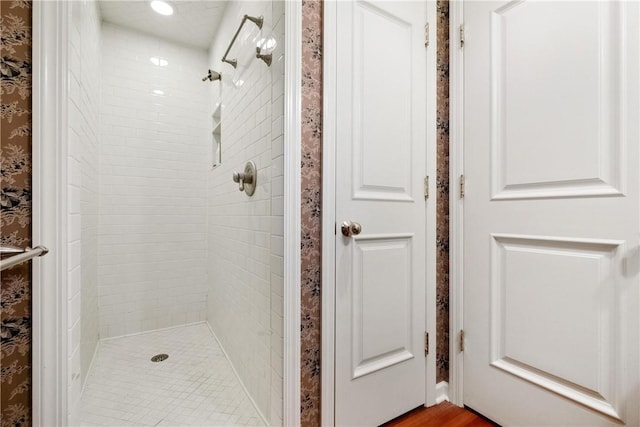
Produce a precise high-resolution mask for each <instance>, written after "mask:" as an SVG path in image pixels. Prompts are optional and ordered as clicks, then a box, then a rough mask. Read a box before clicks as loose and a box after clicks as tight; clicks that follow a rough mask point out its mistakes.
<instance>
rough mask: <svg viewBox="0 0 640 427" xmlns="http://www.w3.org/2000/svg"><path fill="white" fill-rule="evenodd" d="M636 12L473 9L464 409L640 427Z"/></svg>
mask: <svg viewBox="0 0 640 427" xmlns="http://www.w3.org/2000/svg"><path fill="white" fill-rule="evenodd" d="M638 17H639V7H638V3H637V2H604V1H602V2H600V1H598V2H592V1H581V2H564V1H552V2H534V1H510V2H504V1H502V2H474V1H468V2H465V4H464V33H465V42H464V47H463V56H464V117H465V118H464V150H465V164H464V171H465V178H466V179H465V182H466V191H465V195H464V202H463V203H464V218H465V219H464V233H465V237H464V261H463V262H464V330H465V348H464V403H465V404H466V405H469V406H470V407H472V408H474V409H476V410H477V411H479V412H481V413H483V414H485V415H487V416H488V417H490V418H492V419H494V420H495V421H496V422H498V423H500V424H502V425H505V426H510V425H516V426H605V425H619V422H620V421H621V422H623V423H625V424H626V425H628V426H638V425H640V417H639V411H640V409H639V408H640V395H639V393H640V392H639V390H640V383H639V378H640V377H639V372H638V368H639V362H640V359H639V358H638V342H639V337H640V335H639V327H638V325H639V318H638V311H639V308H640V307H639V292H638V288H639V286H640V283H639V280H638V269H639V265H640V248H639V246H638V244H639V235H640V227H639V225H640V215H639V206H640V199H639V197H638V194H639V176H638V168H639V166H640V164H639V155H640V153H639V150H638V146H639V145H640V144H639V136H640V134H639V132H638V125H639V121H640V120H639V109H638V105H639V104H638V103H639V101H640V99H639V98H640V97H639V95H640V87H639V85H638V81H639V78H638V77H639V76H640V72H639V71H640V70H639V68H638V52H639V48H640V43H639V33H638V25H639V24H640V22H639V19H638Z"/></svg>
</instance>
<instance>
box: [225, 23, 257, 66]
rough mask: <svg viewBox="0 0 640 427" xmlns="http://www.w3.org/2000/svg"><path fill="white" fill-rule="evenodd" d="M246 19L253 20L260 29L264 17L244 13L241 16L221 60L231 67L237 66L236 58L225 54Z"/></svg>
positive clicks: (227, 52)
mask: <svg viewBox="0 0 640 427" xmlns="http://www.w3.org/2000/svg"><path fill="white" fill-rule="evenodd" d="M247 20H249V21H251V22H253V23H254V24H256V25H257V26H258V28H260V29H262V23H263V22H264V18H263V17H262V16H259V17H257V18H256V17H253V16H249V15H244V17H243V18H242V22H240V26H239V27H238V30H237V31H236V33H235V34H234V35H233V38H232V39H231V43H229V47H228V48H227V51H226V52H225V53H224V55H223V56H222V62H226V63H227V64H231V65H232V66H233V68H236V67H237V66H238V60H236V59H227V55H228V54H229V51H230V50H231V47H232V46H233V44H234V43H235V42H236V39H237V38H238V34H240V31H241V30H242V27H243V26H244V23H245V22H247Z"/></svg>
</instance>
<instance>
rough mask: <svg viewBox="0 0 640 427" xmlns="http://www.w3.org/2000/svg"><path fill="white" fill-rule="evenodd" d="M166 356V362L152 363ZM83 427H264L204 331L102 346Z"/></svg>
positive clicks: (85, 398)
mask: <svg viewBox="0 0 640 427" xmlns="http://www.w3.org/2000/svg"><path fill="white" fill-rule="evenodd" d="M159 353H166V354H168V355H169V358H168V359H167V360H165V361H163V362H156V363H154V362H151V361H150V359H151V357H152V356H154V355H156V354H159ZM80 424H81V425H83V426H134V425H135V426H186V425H191V426H263V425H264V424H263V423H262V421H261V419H260V417H259V415H258V413H257V411H256V409H255V408H254V406H253V405H252V403H251V401H250V400H249V398H248V397H247V395H246V394H245V392H244V390H243V388H242V386H241V385H240V382H239V381H238V379H237V377H236V376H235V374H234V373H233V370H232V369H231V365H230V364H229V361H228V360H227V359H226V357H225V355H224V353H223V352H222V350H221V349H220V346H219V345H218V343H217V341H216V340H215V338H214V337H213V335H212V334H211V331H210V330H209V328H208V327H207V325H205V324H197V325H189V326H184V327H179V328H174V329H168V330H163V331H156V332H149V333H146V334H141V335H135V336H130V337H123V338H115V339H111V340H106V341H102V342H100V346H99V349H98V353H97V355H96V356H95V360H94V362H93V367H92V368H91V371H90V372H89V376H88V378H87V382H86V385H85V388H84V392H83V394H82V401H81V404H80Z"/></svg>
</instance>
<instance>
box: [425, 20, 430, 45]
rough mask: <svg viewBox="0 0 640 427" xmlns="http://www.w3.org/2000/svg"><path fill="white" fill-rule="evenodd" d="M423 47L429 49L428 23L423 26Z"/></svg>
mask: <svg viewBox="0 0 640 427" xmlns="http://www.w3.org/2000/svg"><path fill="white" fill-rule="evenodd" d="M424 47H429V23H428V22H427V23H426V24H424Z"/></svg>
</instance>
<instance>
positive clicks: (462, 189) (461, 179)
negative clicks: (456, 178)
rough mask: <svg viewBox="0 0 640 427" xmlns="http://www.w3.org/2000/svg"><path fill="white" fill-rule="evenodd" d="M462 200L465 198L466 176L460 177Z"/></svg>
mask: <svg viewBox="0 0 640 427" xmlns="http://www.w3.org/2000/svg"><path fill="white" fill-rule="evenodd" d="M460 198H461V199H463V198H464V175H460Z"/></svg>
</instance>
